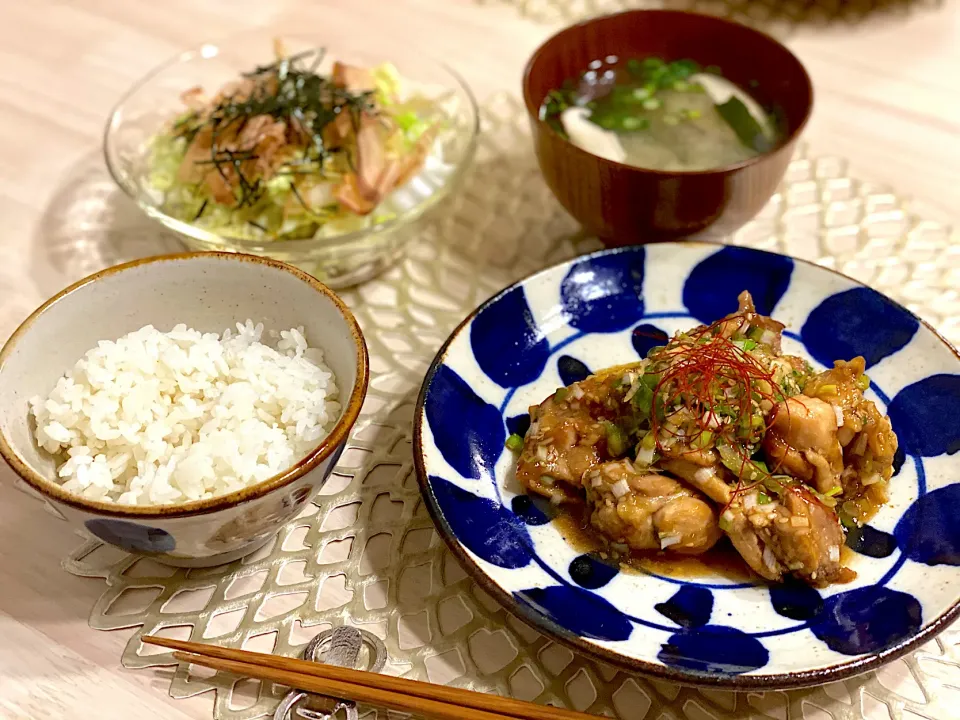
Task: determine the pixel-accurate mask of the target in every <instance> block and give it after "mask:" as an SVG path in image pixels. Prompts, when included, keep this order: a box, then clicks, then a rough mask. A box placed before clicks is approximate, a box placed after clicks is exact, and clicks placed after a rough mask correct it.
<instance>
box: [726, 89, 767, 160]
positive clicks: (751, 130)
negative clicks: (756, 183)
mask: <svg viewBox="0 0 960 720" xmlns="http://www.w3.org/2000/svg"><path fill="white" fill-rule="evenodd" d="M714 107H715V108H716V109H717V113H718V114H719V115H720V117H722V118H723V119H724V121H725V122H726V123H727V125H729V126H730V128H731V129H732V130H733V132H734V133H736V136H737V138H738V139H739V140H740V142H741V143H742V144H743V145H744V146H745V147H748V148H750V149H751V150H755V151H756V152H766V151H767V150H769V149H770V147H771V146H772V143H771V142H770V139H769V138H768V137H767V135H766V133H765V132H764V130H763V127H762V126H761V125H760V123H758V122H757V119H756V118H755V117H753V115H751V114H750V111H749V110H748V109H747V106H746V105H744V104H743V100H741V99H740V98H738V97H731V98H730V99H729V100H727V101H726V102H725V103H723V104H722V105H714Z"/></svg>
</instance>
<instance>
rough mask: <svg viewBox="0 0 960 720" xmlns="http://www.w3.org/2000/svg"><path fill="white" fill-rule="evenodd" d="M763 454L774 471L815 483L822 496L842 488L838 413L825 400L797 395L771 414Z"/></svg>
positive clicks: (774, 409)
mask: <svg viewBox="0 0 960 720" xmlns="http://www.w3.org/2000/svg"><path fill="white" fill-rule="evenodd" d="M769 423H770V425H769V429H768V431H767V434H766V435H765V436H764V438H763V450H764V452H765V453H766V456H767V459H768V461H769V463H770V466H771V468H775V469H776V471H777V472H782V473H786V474H788V475H792V476H793V477H795V478H797V479H798V480H803V481H804V482H807V483H811V484H812V485H813V486H814V487H816V489H817V490H818V491H819V492H821V493H827V492H831V491H832V490H833V488H835V487H838V486H839V485H840V473H841V472H843V452H842V450H841V448H840V441H839V439H838V437H837V430H838V427H837V412H836V411H835V410H834V407H833V406H832V405H831V404H830V403H827V402H824V401H823V400H820V399H818V398H814V397H807V396H806V395H795V396H794V397H791V398H787V399H786V400H785V401H783V402H780V403H778V404H777V405H776V406H775V407H774V408H773V411H772V412H771V413H770V419H769Z"/></svg>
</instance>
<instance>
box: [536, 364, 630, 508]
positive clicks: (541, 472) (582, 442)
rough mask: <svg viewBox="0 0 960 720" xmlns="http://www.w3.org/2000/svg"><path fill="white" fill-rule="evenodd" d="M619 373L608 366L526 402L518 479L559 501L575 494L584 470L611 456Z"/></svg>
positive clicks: (578, 494) (618, 408)
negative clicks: (527, 412)
mask: <svg viewBox="0 0 960 720" xmlns="http://www.w3.org/2000/svg"><path fill="white" fill-rule="evenodd" d="M618 379H619V375H618V374H617V373H615V372H606V373H603V374H598V375H593V376H591V377H588V378H586V379H585V380H581V381H580V382H577V383H573V384H572V385H571V386H570V387H568V388H561V389H560V390H558V391H557V392H556V393H554V394H553V395H551V396H550V397H549V398H547V399H546V400H545V401H544V402H542V403H540V405H534V406H533V407H531V408H530V421H531V422H530V430H529V431H528V432H527V435H526V438H524V443H523V450H522V451H521V453H520V457H519V459H518V461H517V479H518V480H519V481H520V483H521V484H522V485H523V486H524V487H525V488H527V489H528V490H530V491H531V492H535V493H537V494H538V495H544V496H546V497H548V498H550V499H551V500H552V501H553V502H555V503H557V504H559V503H563V502H569V501H574V500H579V499H580V497H581V492H580V489H581V487H582V485H581V479H582V478H583V475H584V473H586V472H587V471H588V470H591V469H593V468H595V467H597V466H598V465H599V464H600V463H601V462H603V461H606V460H611V459H615V458H616V457H618V456H619V455H620V454H622V453H623V452H625V451H626V449H627V448H626V447H625V446H624V447H622V448H613V450H619V451H620V452H611V448H610V447H609V446H610V442H609V438H610V432H611V429H612V428H615V427H616V426H615V423H616V420H617V418H618V417H619V415H620V414H621V412H622V406H621V401H620V398H621V394H620V393H618V392H617V389H616V385H617V382H618Z"/></svg>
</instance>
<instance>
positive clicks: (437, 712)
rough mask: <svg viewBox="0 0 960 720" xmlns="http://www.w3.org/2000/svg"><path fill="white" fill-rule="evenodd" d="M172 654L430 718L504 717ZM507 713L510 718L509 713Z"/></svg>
mask: <svg viewBox="0 0 960 720" xmlns="http://www.w3.org/2000/svg"><path fill="white" fill-rule="evenodd" d="M173 656H174V657H175V658H177V659H178V660H182V661H184V662H190V663H196V664H197V665H203V666H205V667H208V668H213V669H215V670H226V671H227V672H232V673H234V674H236V675H240V676H244V677H252V678H258V679H260V680H266V681H268V682H274V683H279V684H281V685H287V686H288V687H293V688H297V689H298V690H306V691H308V692H314V693H321V694H323V695H331V696H333V697H338V698H344V699H350V700H355V701H356V702H359V703H366V704H369V705H376V706H378V707H382V708H387V709H389V710H397V711H399V712H404V713H415V714H417V715H424V716H426V717H429V718H434V720H504V717H505V716H504V715H503V714H498V713H493V712H486V711H484V710H476V709H474V708H470V707H457V706H456V705H452V704H450V703H445V702H440V701H437V700H428V699H426V698H421V697H414V696H412V695H401V694H400V693H394V692H390V691H389V690H378V689H376V688H372V687H367V686H366V685H353V684H351V683H344V682H338V681H336V680H328V679H326V678H318V677H315V676H313V675H306V674H304V673H299V672H291V671H289V670H280V669H279V668H273V667H268V666H265V665H259V664H254V663H249V662H239V661H237V660H221V659H219V658H212V657H206V656H203V655H191V654H190V653H183V652H179V651H178V652H175V653H174V654H173ZM300 662H306V660H301V661H300ZM507 717H510V718H513V716H507ZM513 720H516V718H513Z"/></svg>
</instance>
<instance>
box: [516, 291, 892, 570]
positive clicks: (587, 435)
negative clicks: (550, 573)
mask: <svg viewBox="0 0 960 720" xmlns="http://www.w3.org/2000/svg"><path fill="white" fill-rule="evenodd" d="M783 329H784V325H783V324H782V323H780V322H777V321H776V320H773V319H772V318H769V317H766V316H763V315H761V314H759V313H757V312H756V309H755V307H754V304H753V300H752V298H751V297H750V295H749V293H747V292H743V293H742V294H741V295H740V298H739V309H738V310H737V312H736V313H734V314H732V315H729V316H727V317H725V318H723V319H722V320H719V321H717V322H715V323H713V324H711V325H705V326H700V327H697V328H694V329H692V330H690V331H687V332H681V333H678V334H677V335H676V336H674V337H673V338H672V339H671V340H670V341H669V342H667V344H666V345H664V346H661V347H656V348H654V349H653V350H651V351H650V352H649V353H648V354H647V357H646V359H644V360H641V361H639V362H637V363H632V364H629V365H623V366H618V367H612V368H608V369H606V370H603V371H600V372H597V373H596V374H594V375H592V376H590V377H587V378H586V379H584V380H581V381H579V382H575V383H573V384H571V385H570V386H568V387H564V388H560V389H559V390H557V391H556V392H555V393H553V394H552V395H551V396H550V397H548V398H547V399H546V400H544V401H543V402H542V403H540V404H539V405H535V406H533V407H531V408H530V420H531V423H530V428H529V430H528V431H527V433H526V436H525V437H522V438H521V437H519V436H516V435H514V436H511V437H510V439H508V441H507V443H508V446H511V447H512V448H513V449H515V450H517V451H519V457H518V461H517V478H518V480H519V482H520V483H521V484H522V485H523V486H524V487H525V488H526V489H527V490H528V491H529V492H532V493H536V494H538V495H541V496H544V497H547V498H549V499H550V500H551V501H552V503H554V504H555V505H558V506H560V507H561V508H564V507H566V508H577V509H578V511H580V512H582V513H583V517H584V518H585V522H587V523H589V525H590V527H591V528H592V530H593V531H595V533H596V534H597V535H599V536H600V537H601V538H602V539H603V541H604V543H605V544H606V545H607V546H608V548H609V550H610V552H611V554H612V555H613V557H615V558H616V557H619V556H624V555H629V554H631V553H636V552H648V553H662V554H663V555H664V556H665V557H670V556H673V557H678V556H683V555H699V554H702V553H708V552H711V550H712V549H713V548H714V547H715V546H717V544H718V543H719V542H722V541H723V540H722V539H723V538H724V537H726V538H728V539H729V543H730V544H731V545H732V546H733V548H734V549H735V550H736V551H737V553H739V555H740V556H741V557H742V558H743V560H744V561H745V562H746V564H747V565H748V566H749V567H750V568H751V569H752V570H753V571H754V572H755V573H756V574H757V575H760V576H761V577H762V578H765V579H766V580H768V581H772V582H780V581H783V580H785V579H787V578H790V577H793V578H796V579H798V580H801V581H803V582H806V583H809V584H811V585H814V586H820V587H822V586H826V585H830V584H832V583H842V582H848V581H850V580H851V579H853V578H854V577H855V576H856V573H855V572H854V571H853V570H851V569H849V568H847V567H844V565H843V562H842V559H841V552H840V550H841V547H842V546H843V545H844V543H845V540H846V532H847V531H848V530H849V529H851V528H854V527H857V526H858V525H860V524H862V523H863V522H865V521H866V520H868V519H869V518H870V517H871V516H872V515H873V514H874V513H875V512H876V510H877V509H878V508H879V507H880V506H882V505H883V504H884V503H885V502H886V501H887V484H888V482H889V480H890V478H891V476H892V475H893V457H894V453H895V452H896V449H897V438H896V435H895V434H894V432H893V429H892V427H891V424H890V420H889V419H888V418H887V417H886V416H884V415H883V414H881V412H880V411H879V410H878V409H877V407H876V405H875V404H874V403H873V402H872V401H871V400H868V399H867V398H866V397H865V396H864V392H865V391H866V389H867V388H868V387H869V384H870V380H869V378H868V377H867V375H866V374H865V373H864V370H865V363H864V359H863V358H862V357H856V358H853V359H852V360H849V361H844V360H838V361H837V362H835V363H834V367H833V368H831V369H829V370H825V371H823V372H815V371H814V369H813V368H812V367H811V366H810V365H809V363H807V362H806V361H805V360H803V359H802V358H800V357H796V356H792V355H786V354H783V353H782V352H781V333H782V331H783Z"/></svg>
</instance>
